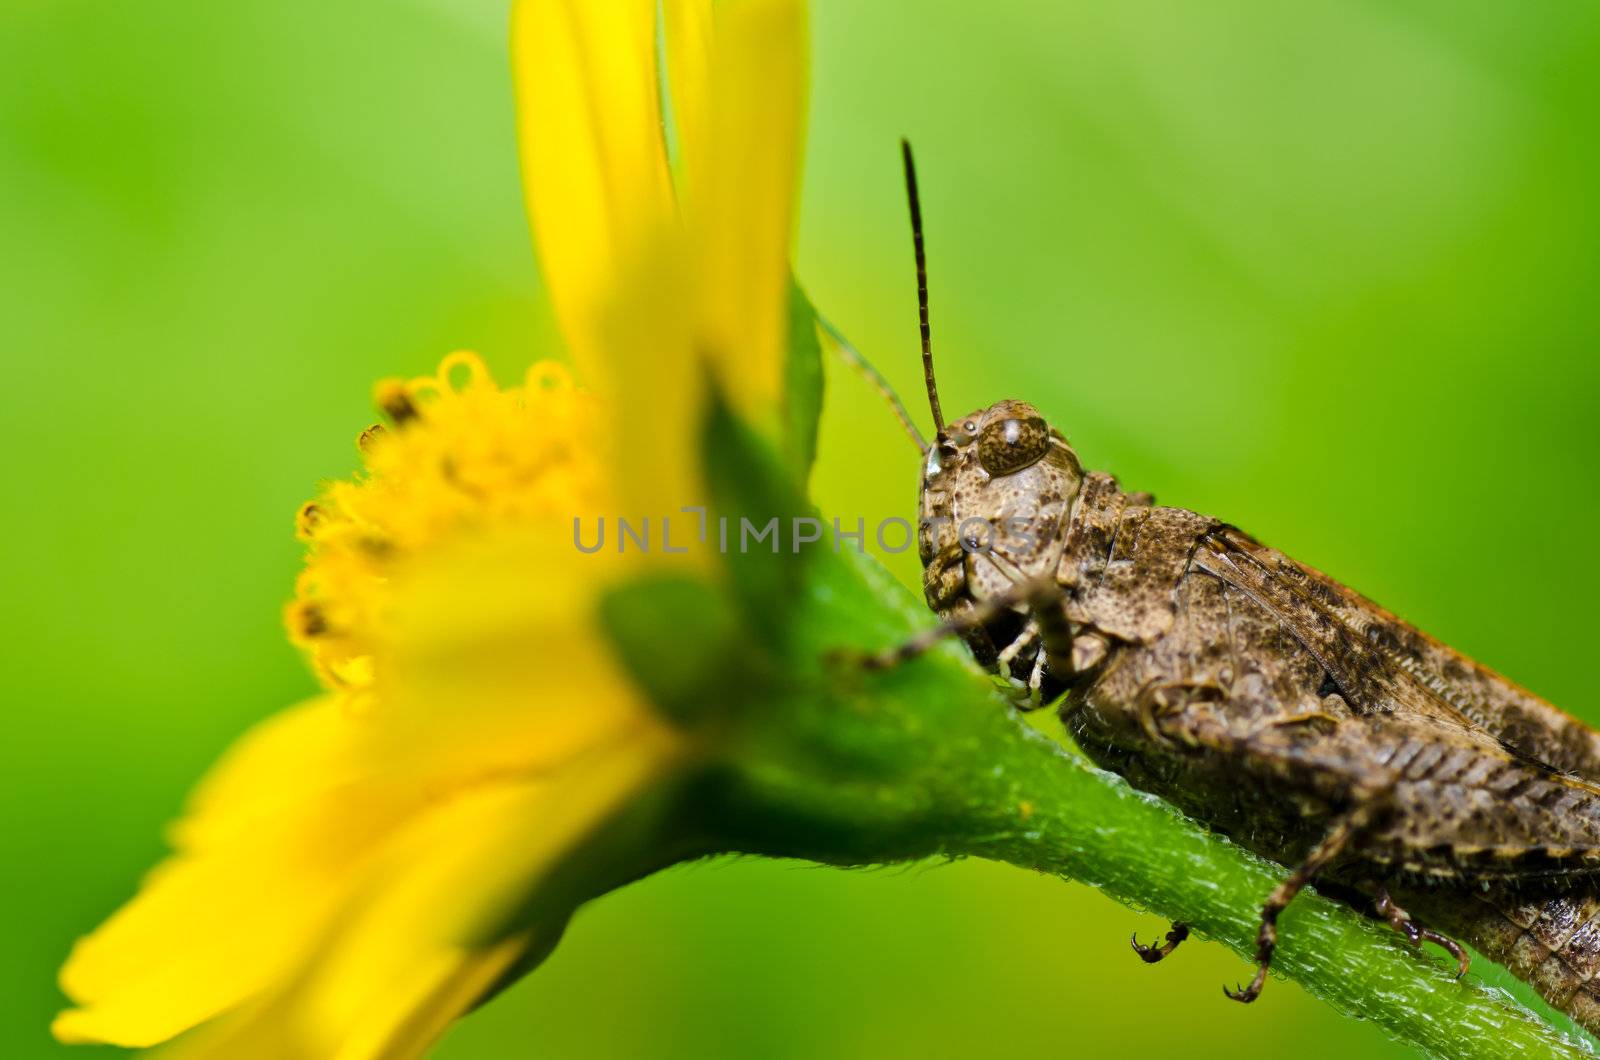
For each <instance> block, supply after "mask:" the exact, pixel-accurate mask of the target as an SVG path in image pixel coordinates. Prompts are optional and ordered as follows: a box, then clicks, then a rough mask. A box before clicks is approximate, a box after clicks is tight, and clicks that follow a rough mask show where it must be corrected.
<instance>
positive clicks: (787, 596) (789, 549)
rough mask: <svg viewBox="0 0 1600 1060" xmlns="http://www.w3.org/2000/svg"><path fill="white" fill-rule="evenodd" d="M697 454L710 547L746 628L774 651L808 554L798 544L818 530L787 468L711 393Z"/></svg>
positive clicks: (786, 626) (785, 627)
mask: <svg viewBox="0 0 1600 1060" xmlns="http://www.w3.org/2000/svg"><path fill="white" fill-rule="evenodd" d="M702 452H703V454H704V460H705V469H706V486H707V489H708V491H709V493H710V496H711V511H710V513H709V515H710V518H709V521H708V531H707V545H708V547H714V548H717V549H718V550H719V551H721V552H722V554H723V562H724V565H725V567H726V569H727V571H728V575H729V578H730V579H731V581H732V585H733V591H734V595H735V597H736V598H737V599H738V600H739V602H740V604H741V605H742V607H743V609H744V613H745V617H746V620H747V622H748V624H749V626H750V628H752V629H753V630H754V631H756V632H757V633H758V634H759V635H760V636H761V637H762V638H763V639H764V640H765V641H766V642H767V643H768V644H770V645H773V646H776V645H778V644H780V643H781V642H782V641H783V639H784V637H785V636H786V634H787V632H788V629H789V621H788V612H789V610H790V608H791V606H792V603H793V600H794V598H795V595H796V593H797V592H798V591H799V586H800V577H801V569H802V568H803V566H804V565H805V562H806V557H807V555H809V554H810V552H811V551H812V550H813V549H812V547H811V546H810V545H807V544H804V543H802V542H800V541H799V538H800V537H802V536H808V535H809V534H810V532H811V531H812V529H813V528H816V529H818V530H819V531H820V526H821V523H820V521H818V520H817V519H816V518H815V516H814V513H813V512H812V511H811V509H810V507H809V506H808V505H807V503H806V501H805V498H804V496H803V494H802V493H801V487H800V486H799V485H798V484H797V483H796V482H795V481H794V479H793V478H792V477H791V476H790V474H789V467H788V465H786V463H785V462H784V460H783V459H782V458H781V457H780V456H779V455H778V453H776V452H775V451H774V450H773V448H772V446H771V445H770V444H769V443H768V441H767V440H766V439H765V438H763V437H762V436H761V435H760V434H759V433H757V432H756V431H754V430H752V429H751V428H750V427H749V426H748V425H747V424H745V423H744V422H743V421H742V420H740V419H739V418H738V417H737V416H735V415H734V413H733V410H732V408H731V407H730V406H729V405H728V403H727V402H726V401H725V400H724V399H723V397H722V395H721V394H720V393H719V392H718V391H717V390H716V388H715V387H714V386H713V388H712V396H711V407H710V410H709V411H708V413H707V415H706V422H705V426H704V434H703V442H702ZM819 536H820V533H819Z"/></svg>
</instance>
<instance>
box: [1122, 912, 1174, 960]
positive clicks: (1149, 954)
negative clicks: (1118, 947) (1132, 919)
mask: <svg viewBox="0 0 1600 1060" xmlns="http://www.w3.org/2000/svg"><path fill="white" fill-rule="evenodd" d="M1188 937H1189V925H1188V924H1185V923H1184V922H1183V921H1181V920H1174V921H1173V922H1172V930H1171V931H1169V932H1167V941H1166V944H1165V945H1162V946H1146V945H1144V944H1143V943H1141V942H1140V941H1139V933H1138V932H1137V931H1136V932H1134V933H1133V937H1132V938H1130V939H1128V942H1129V943H1130V944H1131V945H1132V946H1133V952H1134V953H1137V954H1138V955H1139V958H1140V959H1141V960H1143V961H1144V963H1146V964H1155V963H1156V962H1158V961H1160V960H1162V959H1163V958H1165V957H1167V956H1168V955H1169V954H1171V953H1172V951H1173V950H1175V949H1177V948H1178V944H1179V943H1180V942H1182V941H1183V940H1184V939H1186V938H1188Z"/></svg>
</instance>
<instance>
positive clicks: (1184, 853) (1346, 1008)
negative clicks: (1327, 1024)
mask: <svg viewBox="0 0 1600 1060" xmlns="http://www.w3.org/2000/svg"><path fill="white" fill-rule="evenodd" d="M806 585H807V588H806V599H805V602H804V604H803V605H802V607H801V609H800V614H798V615H797V616H796V622H795V626H794V629H795V630H796V634H795V635H796V637H797V643H796V644H795V645H794V651H793V655H792V658H791V664H792V666H793V668H794V671H795V679H794V688H795V691H794V693H793V695H792V696H791V697H789V698H788V699H787V700H786V701H785V702H782V703H780V704H779V705H778V706H777V707H776V708H775V709H771V710H767V709H763V710H762V711H760V712H752V713H753V714H754V715H756V720H755V721H754V722H753V723H752V724H751V726H750V727H749V728H748V729H747V730H745V731H742V732H740V733H738V734H737V735H736V736H735V737H734V738H733V740H732V742H731V744H730V746H729V753H728V754H727V755H726V756H725V758H724V762H725V763H726V765H724V766H723V767H721V768H719V769H718V770H716V771H715V772H714V775H713V779H711V780H710V781H708V782H707V784H706V786H705V790H704V791H702V792H701V793H700V797H699V798H698V799H697V800H696V801H697V804H698V806H699V807H700V811H699V812H700V813H701V814H702V815H703V817H702V821H703V822H705V823H706V825H707V826H708V827H709V828H710V829H711V830H712V831H713V832H714V833H715V834H717V835H719V836H720V845H721V846H722V847H724V848H726V849H730V850H739V851H744V852H749V853H756V854H763V855H769V856H780V857H797V858H806V859H810V860H814V861H818V862H822V863H826V864H835V865H864V864H881V863H884V862H891V861H903V860H908V859H916V858H927V857H938V856H969V855H970V856H979V857H985V858H992V859H995V860H998V861H1004V862H1008V863H1010V864H1013V865H1018V866H1022V867H1025V868H1029V869H1035V870H1037V871H1040V872H1045V873H1049V874H1051V875H1055V876H1060V877H1062V878H1065V879H1072V880H1078V881H1081V882H1084V883H1088V884H1090V885H1092V886H1094V887H1097V888H1099V889H1100V890H1102V891H1103V892H1105V893H1106V894H1108V895H1110V896H1112V897H1113V898H1116V899H1118V900H1119V901H1122V902H1126V903H1128V904H1129V905H1133V906H1137V907H1139V908H1143V909H1148V910H1150V911H1153V912H1155V913H1158V914H1161V915H1163V916H1167V917H1172V918H1175V919H1182V920H1184V921H1187V922H1188V923H1189V924H1191V925H1192V926H1193V928H1194V930H1195V931H1196V933H1197V934H1199V935H1201V936H1204V937H1208V938H1211V939H1214V940H1216V941H1219V942H1222V943H1224V944H1226V945H1227V946H1229V947H1230V948H1232V949H1233V950H1234V951H1236V952H1237V953H1239V954H1240V955H1242V956H1244V957H1246V958H1247V959H1251V958H1252V957H1253V954H1254V950H1255V936H1256V930H1257V924H1258V918H1259V913H1260V906H1261V902H1262V900H1263V898H1264V897H1265V896H1266V894H1267V893H1268V892H1269V891H1270V890H1271V889H1272V888H1273V886H1274V885H1275V884H1276V883H1277V882H1278V881H1279V880H1280V879H1281V878H1282V877H1283V875H1284V869H1283V868H1282V867H1280V866H1276V865H1273V864H1271V863H1269V862H1265V861H1263V860H1261V859H1260V858H1257V857H1255V856H1253V855H1251V854H1249V853H1248V852H1246V851H1244V850H1243V849H1241V848H1239V847H1237V846H1235V845H1234V844H1232V843H1230V842H1228V841H1227V840H1226V839H1223V838H1221V837H1218V836H1216V835H1214V834H1211V833H1208V832H1206V831H1205V830H1204V829H1202V828H1200V827H1199V826H1197V825H1196V824H1194V823H1193V822H1191V821H1189V820H1187V819H1185V818H1184V817H1183V816H1181V815H1180V814H1179V813H1177V812H1176V811H1175V810H1173V809H1172V808H1170V807H1169V806H1167V805H1166V804H1165V803H1163V802H1161V801H1160V800H1157V799H1155V798H1152V797H1150V796H1147V795H1144V794H1142V793H1140V792H1137V791H1135V790H1134V789H1133V788H1131V787H1129V786H1128V785H1127V784H1126V783H1125V782H1124V781H1122V780H1121V779H1120V778H1118V777H1115V776H1112V775H1110V774H1108V773H1105V772H1102V771H1100V770H1098V769H1095V768H1093V767H1092V766H1090V765H1089V764H1088V763H1087V762H1085V761H1084V760H1082V759H1080V758H1077V757H1075V756H1073V755H1072V754H1070V753H1069V752H1067V751H1066V750H1064V749H1063V748H1061V747H1059V746H1057V745H1055V744H1054V743H1052V742H1051V741H1049V740H1047V739H1045V738H1044V737H1042V736H1040V735H1039V734H1037V733H1036V732H1034V731H1033V730H1032V729H1030V728H1029V727H1027V726H1026V725H1025V724H1022V723H1020V722H1019V721H1018V720H1017V719H1016V718H1015V717H1014V716H1013V715H1011V714H1010V713H1009V712H1007V711H1006V710H1005V709H1004V708H1003V707H1002V706H1001V705H1000V704H999V701H998V700H997V697H996V696H995V695H994V694H993V692H992V690H991V689H990V688H989V687H988V686H987V683H986V681H985V679H984V678H982V677H981V676H980V675H978V674H976V672H975V671H974V669H973V667H972V665H971V664H970V662H968V661H967V660H966V658H965V656H964V655H963V654H962V653H961V652H960V651H958V650H956V649H954V648H952V649H950V650H948V651H945V650H940V651H936V652H934V653H931V654H930V655H929V656H927V657H925V658H923V659H921V660H918V661H917V662H915V663H912V664H909V665H907V666H905V667H903V668H900V669H899V670H896V671H893V672H890V673H887V674H882V675H870V674H866V673H864V672H862V671H860V670H859V669H858V668H855V667H852V666H850V665H849V664H848V663H842V662H839V661H837V660H835V661H834V662H832V663H829V662H826V661H824V662H821V663H819V662H817V660H818V659H824V660H825V659H826V657H827V654H828V650H829V649H837V648H839V647H841V646H843V645H853V646H857V647H860V648H869V649H875V648H881V647H883V646H885V645H888V644H893V643H896V642H898V641H899V640H901V639H903V638H904V637H905V636H906V635H907V634H908V633H909V632H910V631H912V630H913V629H914V628H917V627H925V626H926V624H927V622H928V621H929V619H928V617H927V616H926V615H925V613H923V612H921V610H920V608H918V607H917V606H916V603H915V601H913V600H911V598H910V596H909V594H908V593H906V592H905V590H904V589H903V588H902V587H900V586H899V585H897V584H895V583H894V582H893V581H892V580H891V579H890V578H889V577H888V576H887V575H886V574H885V573H884V572H883V571H882V570H881V568H879V567H877V566H876V564H874V563H872V562H871V561H870V560H864V559H863V560H851V559H848V558H846V557H843V556H839V557H835V556H828V555H823V556H820V557H818V558H816V559H815V560H813V561H812V562H810V563H809V564H808V574H807V583H806ZM1130 959H1131V958H1130ZM1273 969H1274V971H1275V972H1276V973H1277V974H1279V975H1282V976H1285V977H1287V978H1290V979H1293V980H1295V981H1296V982H1298V983H1300V984H1301V985H1302V986H1303V987H1305V989H1306V990H1308V991H1309V992H1311V993H1312V994H1314V995H1315V996H1317V997H1320V998H1322V999H1323V1000H1324V1001H1326V1002H1327V1003H1329V1004H1330V1005H1332V1006H1334V1008H1336V1009H1338V1010H1339V1011H1340V1012H1343V1013H1346V1014H1348V1015H1351V1016H1355V1017H1358V1018H1362V1019H1367V1020H1371V1021H1372V1022H1374V1023H1377V1024H1379V1025H1380V1026H1382V1027H1383V1028H1384V1029H1385V1030H1386V1031H1387V1032H1388V1033H1389V1034H1391V1035H1392V1036H1393V1037H1395V1038H1397V1039H1399V1040H1401V1041H1403V1042H1406V1043H1409V1044H1411V1045H1413V1046H1415V1047H1416V1048H1418V1049H1420V1050H1422V1051H1423V1052H1425V1053H1428V1054H1431V1055H1434V1056H1440V1057H1460V1058H1468V1057H1473V1058H1476V1057H1485V1058H1487V1057H1495V1058H1505V1057H1552V1056H1554V1057H1577V1056H1592V1055H1594V1053H1592V1052H1591V1051H1590V1049H1589V1046H1588V1044H1587V1043H1586V1042H1583V1041H1580V1040H1578V1039H1576V1038H1573V1037H1570V1036H1568V1035H1566V1034H1563V1033H1561V1032H1560V1031H1558V1030H1557V1029H1556V1028H1554V1027H1553V1026H1551V1025H1550V1024H1549V1023H1547V1022H1545V1021H1544V1020H1542V1019H1540V1018H1539V1017H1538V1016H1536V1015H1534V1014H1533V1013H1532V1012H1530V1011H1528V1010H1527V1009H1526V1008H1523V1007H1522V1006H1520V1005H1518V1004H1517V1003H1516V1002H1515V1001H1513V1000H1512V999H1511V998H1510V997H1509V996H1508V995H1506V994H1504V993H1502V992H1500V991H1498V990H1495V989H1493V988H1490V987H1487V986H1485V985H1483V984H1482V983H1481V982H1479V981H1477V980H1476V976H1470V977H1469V978H1468V979H1467V980H1465V981H1461V982H1457V981H1455V980H1454V979H1453V968H1447V967H1445V965H1444V963H1442V962H1440V961H1437V960H1435V959H1433V958H1431V957H1429V956H1427V955H1423V954H1419V953H1418V952H1417V951H1416V950H1414V949H1411V948H1410V947H1408V946H1406V945H1404V944H1403V943H1402V942H1401V941H1400V940H1399V939H1398V938H1397V937H1396V936H1395V935H1394V934H1393V933H1392V932H1390V931H1388V930H1387V928H1384V927H1382V926H1380V925H1378V924H1376V923H1374V922H1372V921H1370V920H1367V919H1366V918H1364V917H1362V916H1360V915H1358V914H1357V913H1355V912H1353V911H1352V910H1350V909H1349V908H1347V907H1345V906H1342V905H1339V904H1337V903H1334V902H1332V901H1329V900H1327V899H1325V898H1322V897H1319V896H1318V895H1316V894H1314V893H1312V892H1310V891H1308V892H1305V893H1303V894H1302V895H1301V896H1300V897H1299V898H1298V899H1296V901H1295V902H1294V903H1293V905H1292V906H1291V907H1290V909H1289V910H1288V912H1287V913H1285V915H1284V916H1283V917H1282V919H1281V920H1280V945H1279V947H1278V951H1277V956H1276V959H1275V961H1274V964H1273ZM1219 994H1220V992H1219ZM1217 1004H1219V1005H1224V1004H1228V1002H1226V1001H1225V1000H1223V999H1222V998H1221V997H1220V996H1219V997H1218V998H1217Z"/></svg>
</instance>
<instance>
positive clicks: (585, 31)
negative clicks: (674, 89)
mask: <svg viewBox="0 0 1600 1060" xmlns="http://www.w3.org/2000/svg"><path fill="white" fill-rule="evenodd" d="M655 15H656V5H655V3H654V0H606V2H604V3H594V2H592V0H517V3H516V5H515V7H514V8H513V12H512V20H511V54H512V71H513V74H514V76H515V81H516V92H517V101H518V133H519V138H520V144H521V151H522V162H523V168H522V176H523V190H524V192H525V194H526V196H527V202H528V214H529V217H530V218H531V219H532V221H533V228H534V238H535V241H536V242H537V244H538V247H539V257H540V261H541V263H542V265H543V269H544V280H545V284H546V286H547V287H548V288H549V291H550V294H551V297H552V299H553V300H554V302H555V307H556V312H557V314H558V316H559V317H560V319H561V324H562V329H563V331H564V333H565V334H566V337H567V341H568V343H569V344H570V345H571V347H572V349H573V353H574V354H575V355H576V356H577V357H578V358H579V363H580V365H581V366H582V367H583V369H584V371H585V372H586V373H590V374H589V378H590V380H591V381H592V382H593V381H602V380H605V379H608V378H609V376H610V373H609V372H607V371H605V368H606V365H605V363H604V358H603V356H601V354H602V352H603V345H604V344H603V342H602V341H601V340H600V339H598V338H597V337H596V335H595V327H596V318H597V315H598V314H601V313H603V312H604V311H605V307H606V304H607V303H608V302H609V301H610V299H611V298H612V296H613V290H612V288H613V286H614V277H615V271H616V269H617V268H618V267H619V264H622V263H626V262H628V261H631V260H632V259H633V258H634V256H635V254H636V253H637V251H638V249H639V248H640V247H641V246H642V245H647V244H648V243H649V242H650V241H651V240H653V239H655V238H657V237H658V236H659V234H660V233H662V232H665V231H670V230H671V229H672V228H674V227H675V221H674V217H675V206H674V204H673V197H672V184H671V177H670V175H669V174H668V171H667V159H666V146H665V143H664V141H663V139H662V134H661V101H660V95H659V91H658V79H657V77H656V22H655ZM597 362H598V363H597Z"/></svg>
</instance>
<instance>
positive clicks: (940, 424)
mask: <svg viewBox="0 0 1600 1060" xmlns="http://www.w3.org/2000/svg"><path fill="white" fill-rule="evenodd" d="M900 158H901V160H902V161H903V162H904V163H905V167H906V201H907V202H908V203H910V205H911V246H912V248H913V249H914V250H915V251H916V254H917V319H918V322H919V323H920V324H921V325H922V377H923V380H924V382H926V383H927V385H928V407H929V408H930V409H932V410H933V430H934V433H935V434H938V433H939V432H940V431H942V430H944V414H943V413H942V412H940V411H939V389H938V387H936V386H935V385H934V382H933V343H932V341H931V339H930V337H929V332H928V257H927V255H926V254H925V253H924V252H923V249H922V200H921V199H920V198H919V197H918V196H917V165H916V163H915V162H913V161H912V160H911V141H909V140H906V139H902V140H901V141H900Z"/></svg>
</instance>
